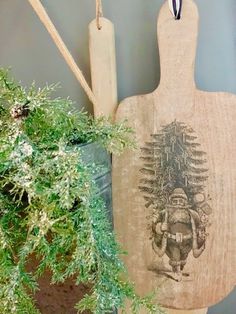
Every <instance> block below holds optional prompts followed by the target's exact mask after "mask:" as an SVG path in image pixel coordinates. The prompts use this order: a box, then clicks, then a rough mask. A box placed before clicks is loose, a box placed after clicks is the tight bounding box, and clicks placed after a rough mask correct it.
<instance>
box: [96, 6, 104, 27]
mask: <svg viewBox="0 0 236 314" xmlns="http://www.w3.org/2000/svg"><path fill="white" fill-rule="evenodd" d="M101 17H103V10H102V0H96V23H97V28H98V29H99V30H100V29H101V28H102V25H101V19H100V18H101Z"/></svg>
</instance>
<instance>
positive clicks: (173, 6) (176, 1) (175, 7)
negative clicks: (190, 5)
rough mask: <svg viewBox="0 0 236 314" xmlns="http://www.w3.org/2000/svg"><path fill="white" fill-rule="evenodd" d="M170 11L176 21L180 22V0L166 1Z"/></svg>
mask: <svg viewBox="0 0 236 314" xmlns="http://www.w3.org/2000/svg"><path fill="white" fill-rule="evenodd" d="M168 2H169V7H170V11H171V13H172V14H173V16H174V17H175V19H176V20H180V18H181V11H182V0H168Z"/></svg>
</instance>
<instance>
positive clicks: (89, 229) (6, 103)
mask: <svg viewBox="0 0 236 314" xmlns="http://www.w3.org/2000/svg"><path fill="white" fill-rule="evenodd" d="M54 88H55V86H49V87H46V88H44V89H39V90H37V89H36V87H35V86H34V84H33V85H32V86H31V87H30V88H29V89H28V90H27V89H25V88H22V87H21V86H20V85H18V84H16V83H15V82H14V81H13V80H12V79H10V78H9V74H8V72H7V71H5V70H4V69H0V313H1V314H9V313H17V314H23V313H24V314H27V313H29V314H34V313H39V310H38V309H37V308H36V306H35V302H34V298H33V293H34V292H35V291H36V290H37V289H38V285H37V279H38V278H39V276H41V275H42V274H43V272H44V271H45V270H46V269H49V270H50V271H51V273H52V283H59V282H64V281H65V280H66V279H67V278H69V277H71V276H74V278H76V279H75V283H76V284H80V283H85V284H90V285H91V286H92V288H91V293H90V294H89V295H86V296H85V297H84V298H83V299H82V301H80V302H79V303H78V304H77V305H76V308H77V309H78V311H79V312H81V311H83V310H86V309H88V310H91V311H92V312H93V313H97V314H100V313H101V314H104V313H106V312H111V311H112V310H113V309H114V308H124V304H125V302H126V300H127V299H129V300H130V302H131V308H132V312H133V313H138V312H139V310H140V308H141V307H144V308H146V309H147V310H148V312H149V313H162V312H161V310H159V308H158V307H157V306H155V305H153V304H152V302H151V299H152V297H151V296H148V297H145V298H141V297H139V296H138V295H137V294H136V293H135V289H134V286H133V284H132V283H130V282H129V280H128V279H127V274H126V271H125V268H124V265H123V263H122V262H121V260H120V254H123V252H122V251H121V249H120V247H119V245H118V244H117V242H116V240H115V237H114V234H113V232H112V230H111V226H110V223H109V222H108V218H107V212H106V211H107V209H106V208H105V205H104V201H103V200H102V199H101V198H100V197H99V196H98V193H97V187H96V184H95V182H94V179H93V176H94V173H95V172H96V171H97V167H95V166H94V165H86V164H85V163H84V162H83V160H82V159H81V153H80V149H79V148H78V145H77V144H79V143H90V142H98V143H100V144H101V145H103V146H104V147H106V148H107V149H108V151H110V152H112V153H121V152H122V151H123V149H124V148H126V147H132V146H133V139H132V130H131V129H129V128H128V127H126V126H125V123H121V124H112V123H111V121H109V120H107V119H105V118H99V119H95V120H94V119H92V118H91V117H89V116H88V115H87V114H86V113H83V112H76V110H75V109H73V103H72V102H71V101H70V100H69V99H66V100H65V99H60V98H57V99H51V97H50V94H51V92H52V91H53V90H54ZM32 254H33V255H34V256H37V259H38V261H39V266H38V268H37V270H36V271H34V272H33V271H32V272H29V271H27V264H28V263H29V261H30V258H31V256H32Z"/></svg>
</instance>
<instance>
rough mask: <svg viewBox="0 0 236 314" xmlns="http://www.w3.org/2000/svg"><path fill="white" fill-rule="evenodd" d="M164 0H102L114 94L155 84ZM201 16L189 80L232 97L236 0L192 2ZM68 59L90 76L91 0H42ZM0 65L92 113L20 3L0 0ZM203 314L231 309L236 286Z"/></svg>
mask: <svg viewBox="0 0 236 314" xmlns="http://www.w3.org/2000/svg"><path fill="white" fill-rule="evenodd" d="M163 2H164V0H128V1H127V0H103V6H104V14H105V16H106V17H107V18H110V19H111V20H112V21H113V23H114V25H115V29H116V46H117V65H118V67H117V69H118V93H119V99H120V100H121V99H123V98H125V97H128V96H131V95H135V94H142V93H148V92H150V91H152V90H153V89H154V88H155V87H156V86H157V84H158V82H159V60H158V52H157V41H156V17H157V13H158V11H159V9H160V6H161V5H162V3H163ZM196 2H197V5H198V8H199V13H200V25H199V26H200V29H199V44H198V50H197V59H196V71H195V78H196V83H197V86H198V88H200V89H202V90H208V91H227V92H232V93H235V94H236V19H235V16H236V1H235V0H224V1H220V0H219V1H215V0H196ZM42 3H43V4H44V5H45V7H46V8H47V11H48V13H49V14H50V16H51V18H52V19H53V21H54V23H55V24H56V26H57V28H58V30H59V32H60V34H61V35H62V37H63V39H64V40H65V42H66V44H67V46H68V48H69V49H70V51H71V52H72V54H73V56H74V58H75V59H76V61H77V62H78V64H79V66H80V67H81V69H82V70H83V72H84V74H85V76H86V78H87V80H88V81H90V76H89V58H88V30H87V29H88V23H89V22H90V21H91V20H92V19H93V18H94V11H95V0H66V1H65V0H42ZM0 66H2V67H9V66H11V68H12V74H13V75H14V76H15V77H16V79H17V80H20V81H21V82H22V84H23V85H29V84H30V83H31V82H32V81H35V82H36V85H37V86H41V87H42V86H44V85H45V83H49V84H51V83H55V82H60V83H61V88H60V89H59V90H58V91H57V92H56V96H63V97H67V96H70V98H71V99H72V100H74V101H75V102H76V103H77V106H78V108H82V107H84V108H85V109H87V110H89V111H91V106H90V104H89V102H88V100H87V98H86V95H85V94H84V92H83V91H82V89H81V87H80V86H79V85H78V83H77V81H76V79H75V78H74V76H73V74H72V73H71V72H70V70H69V69H68V67H67V65H66V64H65V62H64V60H63V59H62V58H61V56H60V54H59V52H58V51H57V49H56V47H55V46H54V44H53V43H52V41H51V39H50V38H49V35H48V34H47V32H46V30H45V29H44V27H43V26H42V25H41V23H40V21H39V20H38V18H37V17H36V15H35V14H34V12H33V11H32V9H31V7H30V5H29V4H28V1H27V0H0ZM208 313H209V314H222V313H225V314H235V313H236V291H235V292H234V293H232V294H231V295H230V296H229V297H228V298H227V299H226V300H224V301H223V302H222V303H220V304H219V305H217V306H214V307H212V308H210V309H209V312H208Z"/></svg>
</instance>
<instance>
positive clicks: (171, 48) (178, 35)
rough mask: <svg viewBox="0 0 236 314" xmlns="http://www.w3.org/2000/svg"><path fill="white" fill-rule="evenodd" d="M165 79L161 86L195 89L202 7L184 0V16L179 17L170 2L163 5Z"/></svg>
mask: <svg viewBox="0 0 236 314" xmlns="http://www.w3.org/2000/svg"><path fill="white" fill-rule="evenodd" d="M157 33H158V44H159V54H160V67H161V80H160V85H159V87H158V89H160V88H164V89H166V88H168V89H170V90H176V91H177V92H181V91H183V92H184V93H185V92H186V89H188V90H189V89H192V90H193V89H195V81H194V65H195V55H196V45H197V34H198V9H197V6H196V5H195V3H194V2H193V1H192V0H183V8H182V16H181V19H180V20H175V19H174V18H173V15H172V14H171V12H170V10H169V6H168V2H167V1H166V2H165V4H164V5H163V6H162V8H161V11H160V13H159V17H158V23H157Z"/></svg>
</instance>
